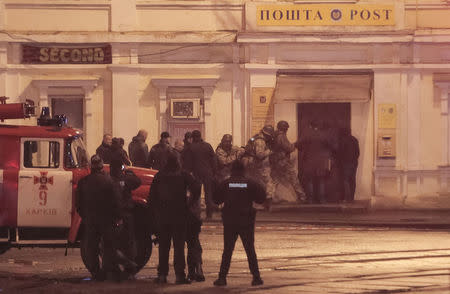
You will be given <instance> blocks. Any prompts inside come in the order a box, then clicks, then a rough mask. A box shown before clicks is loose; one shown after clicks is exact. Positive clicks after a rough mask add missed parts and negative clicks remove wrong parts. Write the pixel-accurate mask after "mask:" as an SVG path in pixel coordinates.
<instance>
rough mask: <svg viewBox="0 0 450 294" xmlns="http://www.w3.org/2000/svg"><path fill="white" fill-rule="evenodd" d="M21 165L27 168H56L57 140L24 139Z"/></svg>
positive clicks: (57, 161)
mask: <svg viewBox="0 0 450 294" xmlns="http://www.w3.org/2000/svg"><path fill="white" fill-rule="evenodd" d="M23 157H24V158H23V165H24V166H25V167H28V168H58V167H59V142H55V141H25V142H24V148H23Z"/></svg>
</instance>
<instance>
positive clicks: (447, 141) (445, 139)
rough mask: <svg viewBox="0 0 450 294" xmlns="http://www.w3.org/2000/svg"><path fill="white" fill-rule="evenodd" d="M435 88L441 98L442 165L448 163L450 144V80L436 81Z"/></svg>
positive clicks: (449, 163)
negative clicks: (449, 108) (446, 81)
mask: <svg viewBox="0 0 450 294" xmlns="http://www.w3.org/2000/svg"><path fill="white" fill-rule="evenodd" d="M436 86H437V89H438V90H439V91H440V100H441V138H442V147H441V150H442V156H441V158H442V163H441V165H442V166H448V165H450V162H449V161H450V160H449V159H450V158H449V146H450V127H449V123H450V122H449V119H448V107H449V105H448V98H449V92H450V82H448V83H444V82H442V83H436Z"/></svg>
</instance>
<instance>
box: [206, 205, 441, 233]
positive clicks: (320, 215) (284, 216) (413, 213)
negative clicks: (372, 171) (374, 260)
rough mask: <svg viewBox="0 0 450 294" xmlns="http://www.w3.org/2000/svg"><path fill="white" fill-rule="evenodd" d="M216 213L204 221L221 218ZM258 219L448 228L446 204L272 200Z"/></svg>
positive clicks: (260, 220)
mask: <svg viewBox="0 0 450 294" xmlns="http://www.w3.org/2000/svg"><path fill="white" fill-rule="evenodd" d="M220 221H221V218H220V213H215V214H214V216H213V218H212V219H211V220H208V221H205V223H216V222H220ZM256 222H257V223H260V224H261V223H267V222H270V223H273V222H279V223H297V224H312V225H339V226H371V227H402V228H423V229H450V209H449V208H427V209H418V208H407V209H404V208H403V209H398V208H397V209H376V208H369V206H368V203H352V204H321V205H312V204H306V205H300V204H295V203H294V204H292V203H289V204H275V205H273V207H272V211H271V212H268V211H264V210H258V213H257V216H256Z"/></svg>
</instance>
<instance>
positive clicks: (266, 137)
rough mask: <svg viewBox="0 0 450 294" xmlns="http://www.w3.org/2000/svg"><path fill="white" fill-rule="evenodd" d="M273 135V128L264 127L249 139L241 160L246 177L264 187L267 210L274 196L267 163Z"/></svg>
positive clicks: (273, 187)
mask: <svg viewBox="0 0 450 294" xmlns="http://www.w3.org/2000/svg"><path fill="white" fill-rule="evenodd" d="M273 135H274V129H273V126H271V125H265V126H264V127H263V128H262V129H261V131H260V132H259V133H258V134H256V135H255V136H254V137H252V138H250V140H249V142H248V143H247V145H246V147H245V155H244V157H243V159H242V161H243V163H244V165H245V166H246V167H247V174H248V176H249V177H251V178H253V179H254V180H256V181H258V182H259V183H260V184H262V185H263V186H264V187H265V189H266V193H267V200H266V202H265V203H264V205H265V207H266V209H269V210H270V206H271V203H272V199H273V197H274V194H275V184H274V182H273V180H272V176H271V167H270V161H269V156H270V154H271V152H272V151H271V146H272V143H273Z"/></svg>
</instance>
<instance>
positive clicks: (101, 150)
mask: <svg viewBox="0 0 450 294" xmlns="http://www.w3.org/2000/svg"><path fill="white" fill-rule="evenodd" d="M111 145H112V136H111V135H110V134H104V135H103V141H102V144H100V146H98V148H97V150H95V154H97V155H98V156H100V158H101V159H102V160H103V163H107V164H110V163H111V152H112V150H111Z"/></svg>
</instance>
